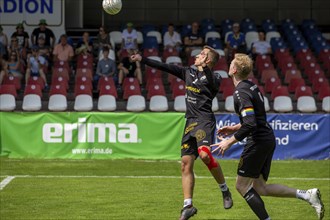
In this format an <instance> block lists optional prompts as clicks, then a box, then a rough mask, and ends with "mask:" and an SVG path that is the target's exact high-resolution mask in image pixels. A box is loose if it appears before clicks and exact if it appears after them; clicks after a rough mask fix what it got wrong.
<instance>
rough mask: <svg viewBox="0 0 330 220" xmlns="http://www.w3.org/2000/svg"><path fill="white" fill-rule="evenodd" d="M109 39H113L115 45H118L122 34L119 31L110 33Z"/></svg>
mask: <svg viewBox="0 0 330 220" xmlns="http://www.w3.org/2000/svg"><path fill="white" fill-rule="evenodd" d="M109 35H110V39H113V41H114V43H115V44H116V45H120V44H121V42H122V33H121V32H120V31H110V33H109Z"/></svg>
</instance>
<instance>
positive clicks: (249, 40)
mask: <svg viewBox="0 0 330 220" xmlns="http://www.w3.org/2000/svg"><path fill="white" fill-rule="evenodd" d="M258 40H259V34H258V32H257V31H249V32H247V33H245V43H246V48H247V50H248V51H250V50H251V48H252V45H253V43H254V42H256V41H258Z"/></svg>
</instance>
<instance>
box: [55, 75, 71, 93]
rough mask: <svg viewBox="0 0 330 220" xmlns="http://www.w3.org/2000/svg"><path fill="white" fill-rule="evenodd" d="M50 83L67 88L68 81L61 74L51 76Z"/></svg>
mask: <svg viewBox="0 0 330 220" xmlns="http://www.w3.org/2000/svg"><path fill="white" fill-rule="evenodd" d="M51 84H52V85H61V86H63V87H64V88H65V90H68V89H69V82H68V81H67V80H66V79H65V78H64V77H62V76H59V77H53V79H52V83H51Z"/></svg>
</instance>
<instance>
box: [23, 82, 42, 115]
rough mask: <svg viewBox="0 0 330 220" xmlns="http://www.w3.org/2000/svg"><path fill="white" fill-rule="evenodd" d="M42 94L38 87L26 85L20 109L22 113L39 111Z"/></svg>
mask: <svg viewBox="0 0 330 220" xmlns="http://www.w3.org/2000/svg"><path fill="white" fill-rule="evenodd" d="M41 97H42V92H41V88H40V86H39V85H27V86H26V87H25V90H24V97H23V104H22V108H23V110H24V111H39V110H40V109H41V106H42V104H41Z"/></svg>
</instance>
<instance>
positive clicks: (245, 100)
mask: <svg viewBox="0 0 330 220" xmlns="http://www.w3.org/2000/svg"><path fill="white" fill-rule="evenodd" d="M234 107H235V112H236V113H237V114H238V116H239V119H240V122H241V125H242V126H241V128H240V129H239V130H238V131H237V132H236V133H235V134H234V136H235V138H236V140H238V141H241V140H243V139H244V138H245V137H248V141H249V140H250V141H267V140H274V132H273V129H272V128H271V127H270V125H269V124H268V122H267V117H266V110H265V105H264V97H263V95H262V94H261V92H260V90H259V88H258V86H257V85H255V84H254V83H253V82H251V81H249V80H243V81H241V82H239V84H238V85H237V86H236V90H235V92H234Z"/></svg>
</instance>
